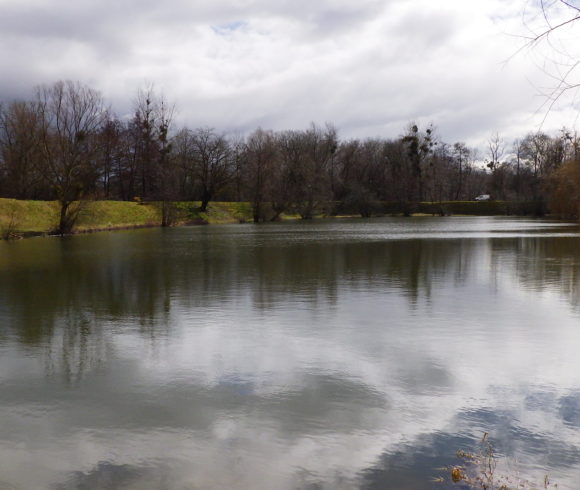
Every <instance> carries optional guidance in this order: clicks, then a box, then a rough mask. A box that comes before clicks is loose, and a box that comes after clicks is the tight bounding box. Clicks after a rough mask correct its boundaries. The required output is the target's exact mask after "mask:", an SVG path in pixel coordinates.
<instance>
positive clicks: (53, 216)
mask: <svg viewBox="0 0 580 490" xmlns="http://www.w3.org/2000/svg"><path fill="white" fill-rule="evenodd" d="M199 205H200V203H199V202H176V203H172V204H171V221H172V223H173V224H175V225H185V224H207V223H210V224H211V223H239V222H244V221H251V219H252V209H251V206H250V205H249V204H248V203H236V202H215V203H210V205H209V207H208V210H207V212H206V213H201V212H200V211H199ZM161 217H162V211H161V205H160V204H158V203H144V204H141V203H136V202H124V201H87V202H82V203H81V204H79V215H78V220H77V221H76V224H75V227H74V230H75V232H79V233H82V232H88V231H99V230H115V229H124V228H139V227H154V226H161ZM58 218H59V205H58V203H57V202H54V201H19V200H16V199H0V238H17V237H22V236H34V235H45V234H46V235H48V234H52V233H54V231H55V230H56V229H57V228H58Z"/></svg>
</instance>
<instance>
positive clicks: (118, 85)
mask: <svg viewBox="0 0 580 490" xmlns="http://www.w3.org/2000/svg"><path fill="white" fill-rule="evenodd" d="M526 5H528V12H529V9H530V8H531V7H530V5H529V2H527V0H485V1H478V0H439V1H437V2H433V1H432V0H357V1H354V0H164V1H160V0H155V1H153V0H99V1H97V0H75V1H70V0H0V74H1V75H0V99H3V100H11V99H13V98H18V97H20V98H22V97H24V98H27V97H30V96H31V94H32V89H33V87H34V86H35V85H38V84H41V83H52V82H54V81H56V80H59V79H71V80H79V81H81V82H83V83H86V84H88V85H90V86H92V87H93V88H96V89H98V90H100V91H101V93H102V94H103V96H104V97H105V99H106V101H107V102H108V103H110V104H111V106H112V108H113V110H114V111H115V112H116V113H117V114H118V115H119V116H121V117H123V116H127V115H128V114H130V113H131V106H132V104H133V101H134V100H135V95H136V92H137V90H138V89H139V88H140V87H144V86H146V85H147V84H149V83H153V84H154V86H155V88H156V89H157V90H158V91H160V92H161V91H162V92H163V93H164V95H165V97H166V98H167V99H168V100H169V101H170V102H173V103H175V106H176V110H177V112H176V117H175V121H176V123H177V125H178V126H181V125H188V126H190V127H198V126H212V127H215V128H216V129H218V130H220V131H226V132H230V131H234V132H248V131H250V130H252V129H255V128H256V127H258V126H261V127H263V128H267V129H299V128H304V127H306V126H307V125H308V124H309V123H310V122H311V121H314V122H317V123H324V122H332V123H334V124H335V125H336V126H337V128H338V130H339V134H340V136H341V137H342V138H350V137H367V136H369V137H374V136H387V137H395V136H398V135H399V134H401V133H402V132H403V130H404V128H405V127H406V126H407V125H408V123H409V122H410V121H412V120H414V121H417V122H419V123H421V124H426V123H433V124H434V125H435V126H436V128H437V130H438V132H439V135H440V136H441V137H442V138H443V139H444V140H445V141H447V142H454V141H466V142H467V143H468V144H472V145H481V143H482V142H484V141H485V140H486V139H487V138H488V137H489V135H490V134H491V133H492V132H494V131H498V132H500V133H501V134H502V135H503V136H504V138H505V139H510V138H512V137H515V136H518V135H521V134H522V133H525V132H527V131H530V130H537V129H538V127H539V126H538V124H539V121H540V120H541V119H542V117H543V116H544V115H545V111H543V110H541V111H540V113H539V114H538V113H537V110H538V108H539V107H540V106H541V104H542V102H543V99H542V98H541V97H540V96H539V95H538V94H539V90H540V89H541V87H545V86H549V84H550V83H553V82H552V81H549V80H546V77H545V76H544V75H543V74H542V71H541V70H540V69H538V64H541V63H542V60H541V59H540V58H541V57H540V55H539V53H538V52H533V53H531V52H529V51H523V52H522V53H520V54H518V55H517V56H516V57H513V58H511V59H510V56H511V55H512V54H514V53H515V52H516V51H517V50H518V48H519V47H520V46H521V45H522V39H521V38H518V37H515V36H513V34H522V33H524V32H525V28H524V25H523V23H522V12H523V11H524V9H525V8H526ZM576 46H578V45H577V44H576ZM579 51H580V50H577V52H579ZM572 105H573V99H572V98H571V97H567V98H566V104H561V109H562V110H560V108H554V109H553V110H552V112H551V113H550V114H549V117H548V119H547V120H546V122H545V123H544V125H543V127H542V128H543V129H544V130H552V129H554V128H560V127H562V126H563V125H568V126H573V125H574V124H575V123H576V112H577V111H576V112H575V111H573V110H572Z"/></svg>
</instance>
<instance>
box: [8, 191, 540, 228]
mask: <svg viewBox="0 0 580 490" xmlns="http://www.w3.org/2000/svg"><path fill="white" fill-rule="evenodd" d="M199 205H200V203H199V202H195V201H193V202H173V203H171V204H170V221H171V223H172V224H174V225H187V224H214V223H240V222H251V221H252V207H251V205H250V203H247V202H212V203H210V205H209V207H208V210H207V212H205V213H201V212H200V211H199ZM77 206H79V207H78V213H79V214H78V219H77V221H76V224H75V227H74V231H75V232H76V233H83V232H89V231H101V230H115V229H124V228H139V227H154V226H161V221H162V208H161V204H160V203H153V202H148V203H139V202H126V201H84V202H82V203H79V204H77ZM371 206H372V209H370V211H371V213H370V214H372V215H379V216H381V215H383V216H384V215H400V214H401V206H400V204H398V203H389V202H373V203H371ZM409 211H410V212H411V213H413V214H432V215H454V214H456V215H478V216H497V215H529V214H534V213H533V211H534V209H533V203H527V202H520V203H518V202H506V201H484V202H475V201H465V202H461V201H454V202H441V203H426V202H423V203H415V204H413V206H412V209H410V210H409ZM349 215H350V216H357V215H359V216H360V214H359V212H357V207H356V206H352V205H348V203H328V205H327V206H326V209H325V210H321V211H320V214H319V216H349ZM285 217H286V218H288V217H295V218H296V217H298V216H297V215H290V216H285ZM58 218H59V205H58V203H57V202H55V201H20V200H16V199H0V238H18V237H25V236H35V235H47V234H52V233H55V230H56V229H57V228H58V221H59V220H58ZM265 218H266V219H267V218H268V216H265Z"/></svg>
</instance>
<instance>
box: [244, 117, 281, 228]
mask: <svg viewBox="0 0 580 490" xmlns="http://www.w3.org/2000/svg"><path fill="white" fill-rule="evenodd" d="M245 150H246V151H245V153H244V158H243V160H242V165H243V175H244V180H245V186H244V187H245V188H246V192H247V197H248V199H249V200H250V202H251V203H252V210H253V215H254V222H255V223H258V222H259V221H264V219H266V210H265V204H266V203H267V202H268V201H270V200H271V196H272V192H271V191H272V176H273V174H274V171H275V167H276V163H277V158H278V151H277V145H276V138H275V135H274V133H272V132H271V131H264V130H263V129H261V128H258V129H257V130H256V131H254V132H253V133H252V134H251V135H250V136H249V137H248V141H247V142H246V148H245Z"/></svg>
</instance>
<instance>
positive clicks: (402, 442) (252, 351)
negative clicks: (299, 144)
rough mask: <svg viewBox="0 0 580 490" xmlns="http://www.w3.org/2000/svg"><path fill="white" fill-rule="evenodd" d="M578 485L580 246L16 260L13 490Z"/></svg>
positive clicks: (494, 238)
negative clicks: (451, 476) (507, 479)
mask: <svg viewBox="0 0 580 490" xmlns="http://www.w3.org/2000/svg"><path fill="white" fill-rule="evenodd" d="M484 431H485V432H489V433H490V435H491V438H492V440H493V441H494V443H495V445H496V448H497V451H498V455H499V456H501V462H500V466H506V468H507V470H509V471H512V472H517V473H519V474H522V475H525V476H526V477H529V478H531V479H538V480H540V479H542V478H543V475H544V474H545V473H546V472H547V473H549V474H550V475H551V476H552V480H553V481H556V482H558V483H559V484H560V488H570V489H574V488H579V487H580V484H579V482H580V229H579V228H578V226H576V225H573V224H566V223H556V222H550V221H543V220H528V219H507V218H413V219H403V218H401V219H397V218H389V219H373V220H368V221H367V220H334V221H315V222H310V223H302V222H292V223H287V224H272V225H263V226H254V225H232V226H210V227H195V228H176V229H169V230H161V229H152V230H139V231H131V232H117V233H102V234H95V235H87V236H77V237H71V238H66V239H62V240H61V239H30V240H23V241H20V242H16V243H5V242H4V243H0V488H2V489H4V488H8V489H31V490H36V489H45V488H46V489H59V490H60V489H145V490H147V489H194V488H195V489H242V490H244V489H262V488H267V489H282V490H283V489H327V488H328V489H341V488H344V489H353V488H357V489H358V488H377V489H378V488H387V489H388V488H393V489H405V488H406V489H428V488H446V487H444V486H442V485H437V484H435V483H433V482H432V481H431V480H432V478H434V477H436V476H438V475H439V474H440V472H439V470H438V469H437V468H439V467H441V466H444V465H448V464H452V463H454V462H456V459H455V452H456V450H457V449H465V450H470V449H474V448H476V447H477V441H478V440H479V439H480V438H481V436H482V434H483V432H484Z"/></svg>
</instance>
